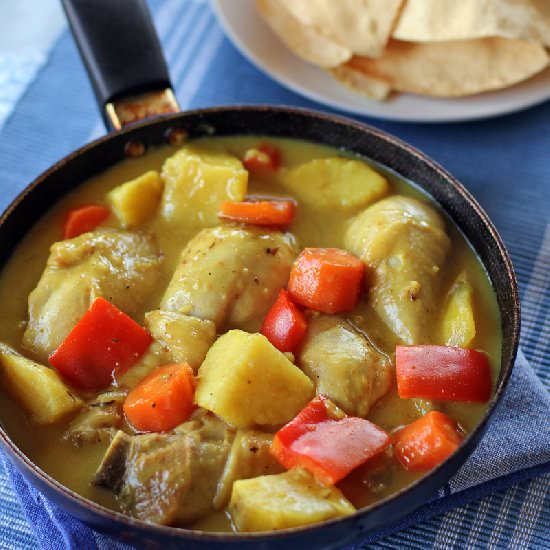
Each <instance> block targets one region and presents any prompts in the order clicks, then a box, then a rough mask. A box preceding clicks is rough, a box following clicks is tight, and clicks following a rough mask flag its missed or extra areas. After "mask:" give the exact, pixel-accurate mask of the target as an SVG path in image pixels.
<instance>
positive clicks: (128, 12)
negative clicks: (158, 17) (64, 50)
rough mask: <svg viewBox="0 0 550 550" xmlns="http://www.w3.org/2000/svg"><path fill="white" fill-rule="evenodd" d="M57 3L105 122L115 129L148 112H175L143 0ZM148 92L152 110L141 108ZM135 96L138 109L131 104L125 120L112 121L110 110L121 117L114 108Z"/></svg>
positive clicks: (87, 0)
mask: <svg viewBox="0 0 550 550" xmlns="http://www.w3.org/2000/svg"><path fill="white" fill-rule="evenodd" d="M62 3H63V7H64V9H65V13H66V15H67V18H68V20H69V25H70V27H71V31H72V33H73V36H74V39H75V41H76V43H77V45H78V49H79V51H80V55H81V57H82V59H83V61H84V64H85V66H86V69H87V71H88V75H89V77H90V80H91V82H92V86H93V89H94V92H95V96H96V99H97V103H98V106H99V108H100V110H101V111H102V113H103V116H104V118H105V120H106V122H107V124H108V126H114V127H120V126H123V125H124V124H127V123H129V122H134V121H136V120H139V119H141V118H145V117H146V116H150V115H151V114H158V112H169V111H178V110H179V107H178V106H177V103H176V101H175V98H174V96H173V93H172V91H171V88H172V84H171V82H170V75H169V73H168V67H167V65H166V61H165V60H164V56H163V53H162V49H161V45H160V41H159V39H158V36H157V33H156V30H155V27H154V25H153V21H152V19H151V14H150V12H149V9H148V6H147V2H146V0H62ZM166 91H169V93H168V96H170V97H168V99H169V100H170V99H171V100H173V105H172V106H171V107H172V108H171V107H170V106H167V105H166V104H165V102H163V100H165V99H166V98H162V97H160V96H159V95H158V94H163V93H165V92H166ZM150 92H153V93H156V94H157V96H155V99H154V103H155V105H154V109H153V111H154V112H151V113H149V112H148V111H147V106H146V108H145V109H143V101H144V97H148V96H149V95H150V94H148V93H150ZM143 94H145V96H143ZM136 96H141V97H140V101H141V103H139V106H138V107H139V108H137V107H135V106H134V107H132V105H130V109H129V110H128V109H126V111H128V112H129V113H130V116H129V118H130V120H125V119H124V117H122V118H123V120H119V123H118V125H117V123H116V121H115V120H113V114H114V115H115V118H119V119H120V118H121V117H120V115H121V113H118V115H117V113H116V111H117V110H120V108H119V109H117V106H118V107H120V103H121V102H123V101H125V100H127V99H128V98H132V99H133V100H134V103H135V100H136V99H137V98H136ZM159 97H160V111H159V110H158V108H159ZM148 101H149V100H148ZM168 103H170V101H169V102H168ZM109 106H110V107H109ZM140 108H141V110H140ZM155 108H156V111H155ZM109 111H110V112H109ZM144 112H146V114H145V117H144V116H143V113H144ZM132 113H133V115H132ZM138 113H139V114H138Z"/></svg>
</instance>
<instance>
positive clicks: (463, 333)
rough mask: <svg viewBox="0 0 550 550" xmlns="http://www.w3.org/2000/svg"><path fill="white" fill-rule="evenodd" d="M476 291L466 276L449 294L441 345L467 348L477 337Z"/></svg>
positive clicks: (461, 277) (460, 279)
mask: <svg viewBox="0 0 550 550" xmlns="http://www.w3.org/2000/svg"><path fill="white" fill-rule="evenodd" d="M473 300H474V290H473V288H472V285H471V284H470V283H469V282H468V281H467V280H466V278H465V276H464V275H460V276H459V277H458V279H457V280H456V282H455V284H454V285H453V287H452V288H451V291H450V292H449V296H448V299H447V305H446V307H445V311H444V313H443V322H442V326H441V330H442V337H441V343H442V344H445V345H446V346H457V347H460V348H467V347H469V346H470V344H471V343H472V340H473V339H474V338H475V335H476V323H475V320H474V304H473Z"/></svg>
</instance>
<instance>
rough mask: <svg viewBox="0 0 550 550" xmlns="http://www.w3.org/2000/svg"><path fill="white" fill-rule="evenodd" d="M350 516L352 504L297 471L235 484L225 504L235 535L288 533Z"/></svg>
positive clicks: (341, 495) (332, 490)
mask: <svg viewBox="0 0 550 550" xmlns="http://www.w3.org/2000/svg"><path fill="white" fill-rule="evenodd" d="M328 445H330V442H328ZM353 512H355V508H354V506H353V504H351V502H349V500H347V499H346V498H345V497H344V495H343V494H342V493H341V491H340V490H339V489H337V488H336V487H329V486H326V485H323V484H321V483H320V482H318V481H317V480H316V479H315V478H314V477H313V476H312V475H311V474H310V473H309V472H307V471H306V470H301V469H295V470H290V471H288V472H285V473H284V474H277V475H270V476H260V477H254V478H252V479H243V480H238V481H235V483H234V484H233V491H232V492H231V501H230V502H229V513H230V514H231V519H232V520H233V523H234V525H235V526H236V527H237V530H239V531H272V530H274V529H289V528H291V527H300V526H301V525H310V524H312V523H317V522H320V521H324V520H327V519H332V518H337V517H341V516H347V515H349V514H353Z"/></svg>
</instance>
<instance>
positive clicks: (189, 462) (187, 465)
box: [93, 411, 234, 525]
mask: <svg viewBox="0 0 550 550" xmlns="http://www.w3.org/2000/svg"><path fill="white" fill-rule="evenodd" d="M233 437H234V432H233V431H231V430H230V429H229V428H228V426H227V425H226V424H224V423H223V422H222V421H221V420H219V419H218V418H217V417H215V416H214V415H212V414H208V413H204V411H199V412H198V413H197V414H196V416H195V418H193V419H192V420H189V421H188V422H185V423H184V424H182V425H181V426H178V428H176V429H175V430H174V431H172V432H167V433H158V434H157V433H151V434H143V435H135V436H130V435H128V434H125V433H124V432H118V433H117V435H116V436H115V438H114V439H113V441H112V443H111V445H110V447H109V449H107V452H106V454H105V457H104V458H103V461H102V463H101V465H100V467H99V470H98V471H97V473H96V475H95V477H94V480H93V482H94V483H95V484H96V485H100V486H103V487H107V488H110V489H113V491H114V492H115V496H116V499H117V502H118V503H119V505H120V507H121V509H122V511H123V512H124V513H126V514H129V515H131V516H133V517H136V518H138V519H141V520H144V521H148V522H152V523H160V524H162V525H185V524H188V523H190V522H192V521H195V520H197V519H199V518H202V517H204V516H205V515H207V514H209V513H211V512H212V511H214V505H213V500H214V497H215V495H216V490H217V485H218V480H219V479H220V477H221V475H222V472H223V469H224V466H225V463H226V460H227V456H228V454H229V450H230V448H231V443H232V440H233Z"/></svg>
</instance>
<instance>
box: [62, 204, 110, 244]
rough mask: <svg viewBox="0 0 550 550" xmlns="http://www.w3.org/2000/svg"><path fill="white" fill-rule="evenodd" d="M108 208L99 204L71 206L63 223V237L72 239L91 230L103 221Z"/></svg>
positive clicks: (108, 212) (108, 211) (107, 213)
mask: <svg viewBox="0 0 550 550" xmlns="http://www.w3.org/2000/svg"><path fill="white" fill-rule="evenodd" d="M110 213H111V212H110V210H109V209H108V208H106V207H105V206H101V205H100V204H86V205H84V206H79V207H78V208H72V209H71V210H69V212H68V213H67V217H66V218H65V224H64V225H63V238H64V239H73V238H74V237H78V236H79V235H82V233H87V232H88V231H92V229H95V228H96V227H97V226H98V225H99V224H101V223H103V222H104V221H105V220H106V219H107V218H108V217H109V215H110Z"/></svg>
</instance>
